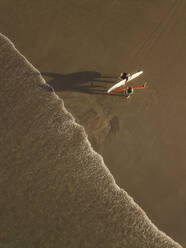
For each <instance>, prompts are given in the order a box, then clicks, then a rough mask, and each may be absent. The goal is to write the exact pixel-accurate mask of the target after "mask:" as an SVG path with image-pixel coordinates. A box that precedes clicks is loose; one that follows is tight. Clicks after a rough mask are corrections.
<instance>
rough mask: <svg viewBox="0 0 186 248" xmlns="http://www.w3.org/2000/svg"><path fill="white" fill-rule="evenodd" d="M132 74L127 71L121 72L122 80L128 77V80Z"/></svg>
mask: <svg viewBox="0 0 186 248" xmlns="http://www.w3.org/2000/svg"><path fill="white" fill-rule="evenodd" d="M130 76H131V74H130V73H126V72H121V73H120V77H119V78H121V79H122V80H124V79H126V82H127V81H128V78H129V77H130Z"/></svg>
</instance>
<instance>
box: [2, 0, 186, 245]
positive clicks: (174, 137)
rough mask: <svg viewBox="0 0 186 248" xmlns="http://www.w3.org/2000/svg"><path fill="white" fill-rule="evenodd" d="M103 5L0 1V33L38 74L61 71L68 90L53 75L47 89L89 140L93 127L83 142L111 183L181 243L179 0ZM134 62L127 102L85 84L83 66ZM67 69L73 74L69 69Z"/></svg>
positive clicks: (183, 57)
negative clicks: (135, 77)
mask: <svg viewBox="0 0 186 248" xmlns="http://www.w3.org/2000/svg"><path fill="white" fill-rule="evenodd" d="M104 2H105V3H107V4H105V3H104ZM104 2H102V3H100V1H95V0H94V1H78V2H77V1H74V0H73V1H62V2H61V1H52V2H51V1H48V2H46V1H38V2H37V3H25V2H23V1H22V2H19V3H17V4H16V6H15V5H14V4H12V1H7V0H6V1H1V3H0V28H1V33H3V34H5V35H6V36H7V37H9V38H10V39H11V40H12V41H13V42H14V43H15V45H16V47H17V48H18V49H19V51H20V52H21V53H22V54H24V56H25V57H26V58H28V59H29V61H30V62H31V63H32V64H33V65H34V66H35V67H37V68H38V69H39V70H40V71H41V72H43V73H44V72H45V73H46V72H47V73H52V74H51V75H52V76H53V79H54V78H55V77H54V76H55V73H57V74H60V75H66V78H67V79H69V84H70V87H69V88H68V87H62V86H61V87H60V85H59V82H60V80H57V85H56V84H55V82H54V81H53V83H54V85H53V87H54V89H55V88H56V87H57V88H56V92H57V94H58V95H59V96H61V97H62V98H63V99H64V100H65V106H66V107H67V109H68V110H69V111H70V112H71V113H72V114H73V115H74V116H75V117H76V118H77V121H78V122H80V123H81V124H82V125H84V126H85V129H86V131H87V133H88V135H89V136H90V137H92V138H91V139H92V140H93V138H94V136H96V135H97V136H101V134H102V136H103V137H101V138H100V139H98V138H97V140H96V141H95V140H94V141H93V142H95V147H96V146H97V147H96V149H97V150H98V151H99V152H100V153H101V154H102V155H103V157H104V161H105V164H106V165H107V166H108V168H109V169H110V170H111V172H112V173H113V175H114V177H115V179H116V182H117V183H118V185H119V186H120V187H122V188H124V189H125V190H126V191H127V192H128V193H129V194H130V195H131V196H132V197H134V199H135V201H136V202H137V203H139V205H140V206H141V207H142V208H143V209H144V210H145V212H146V213H147V215H148V216H149V217H150V219H151V220H152V221H153V222H154V223H155V224H156V225H157V226H158V227H159V228H160V229H161V230H163V231H165V232H166V233H167V234H168V235H170V236H171V237H172V238H174V239H175V240H176V241H178V242H180V243H181V244H182V245H183V246H184V244H186V235H185V230H186V215H185V208H186V196H185V195H186V194H185V191H186V180H185V179H186V168H185V166H184V165H185V157H184V150H185V149H184V148H185V147H186V139H185V126H186V119H185V114H184V113H185V109H186V108H185V107H186V103H185V89H186V87H185V76H184V72H185V70H184V69H185V64H186V52H185V51H186V49H185V46H186V45H185V44H186V31H185V22H186V16H185V8H186V3H185V2H184V1H182V0H180V1H179V0H177V1H163V3H162V1H155V2H153V3H150V1H144V0H143V1H125V2H124V1H119V0H118V1H104ZM137 69H142V70H144V72H145V73H144V76H143V77H141V78H139V80H136V81H135V82H133V85H138V84H140V83H143V82H145V81H147V82H148V88H147V89H145V90H143V91H138V92H136V94H135V96H134V97H133V98H132V99H131V101H130V102H129V103H126V102H125V100H124V99H123V98H122V97H117V96H116V97H115V96H107V95H105V94H104V91H105V90H106V89H107V88H108V87H109V86H110V85H111V83H109V82H108V83H107V82H98V81H96V82H94V87H95V85H96V86H101V87H96V90H95V88H92V87H93V86H91V81H93V79H94V76H93V79H92V77H91V75H92V74H91V73H90V72H98V73H100V74H101V75H102V78H101V79H102V81H104V80H107V79H105V78H104V77H103V75H107V76H111V77H113V79H112V78H109V80H110V81H112V80H113V81H114V80H116V79H117V75H118V74H119V73H120V72H121V71H127V72H130V71H135V70H137ZM87 71H88V73H87ZM75 72H82V75H83V76H82V75H74V74H73V75H71V76H70V74H72V73H75ZM93 75H94V73H93ZM81 77H84V78H83V79H82V78H81ZM78 80H79V84H80V86H81V87H78V89H77V87H74V84H75V82H76V81H78ZM48 81H50V80H48ZM62 82H63V85H64V82H65V81H62ZM51 85H52V82H51ZM84 85H87V86H86V87H85V86H84ZM80 91H81V92H80ZM87 91H88V92H87ZM96 93H97V94H96ZM93 111H95V115H92V114H91V113H92V112H93ZM94 116H97V118H98V120H99V125H98V127H96V128H95V124H96V123H97V122H96V121H95V119H94ZM113 120H114V121H113ZM110 121H111V122H110ZM111 123H112V125H111ZM110 126H112V129H111V130H114V134H112V132H111V134H109V130H110V129H109V127H110ZM100 130H101V131H100ZM104 130H106V131H105V133H104V135H103V132H104ZM105 136H107V138H105V139H104V137H105ZM96 142H98V143H99V142H100V143H99V146H98V144H97V143H96Z"/></svg>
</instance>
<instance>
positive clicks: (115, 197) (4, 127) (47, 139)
mask: <svg viewBox="0 0 186 248" xmlns="http://www.w3.org/2000/svg"><path fill="white" fill-rule="evenodd" d="M0 247H56V248H57V247H60V248H61V247H65V248H68V247H69V248H71V247H76V248H77V247H80V248H83V247H98V248H99V247H108V248H109V247H122V248H123V247H125V248H129V247H130V248H131V247H132V248H137V247H148V248H150V247H153V248H156V247H157V248H160V247H163V248H170V247H171V248H173V247H181V246H180V245H179V244H178V243H176V242H174V241H173V240H172V239H171V238H169V237H168V236H167V235H166V234H165V233H163V232H161V231H160V230H158V228H157V227H156V226H155V225H154V224H153V223H152V222H151V221H150V219H149V218H148V217H147V215H146V214H145V212H144V211H143V210H142V209H141V208H140V207H139V206H138V205H137V204H136V203H135V202H134V200H133V199H132V198H131V197H130V196H129V195H128V194H127V192H126V191H125V190H124V189H121V188H119V187H118V185H117V184H116V183H115V180H114V178H113V176H112V174H111V173H110V171H109V170H108V168H107V166H106V165H105V163H104V158H103V157H102V156H101V155H99V154H98V153H97V152H95V151H94V150H93V148H92V146H91V144H90V142H89V140H88V138H87V135H86V132H85V130H84V128H83V126H81V125H79V124H77V123H76V121H75V119H74V117H73V116H72V115H71V114H70V113H69V112H68V110H67V109H66V108H65V103H64V101H63V99H61V98H59V97H58V96H57V95H56V93H55V92H54V90H53V89H52V88H51V87H50V86H49V85H46V82H45V80H44V79H43V77H42V76H41V74H40V72H39V71H38V70H37V69H36V68H35V67H34V66H33V65H32V64H31V63H30V62H29V61H28V60H27V59H26V58H25V57H24V56H23V55H21V54H20V52H19V51H17V50H16V48H15V47H14V45H13V43H12V42H11V41H10V40H9V39H8V38H6V37H5V36H3V35H0Z"/></svg>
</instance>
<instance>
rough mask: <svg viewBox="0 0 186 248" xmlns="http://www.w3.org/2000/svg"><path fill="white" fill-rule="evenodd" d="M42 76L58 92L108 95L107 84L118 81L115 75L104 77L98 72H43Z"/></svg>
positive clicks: (105, 75)
mask: <svg viewBox="0 0 186 248" xmlns="http://www.w3.org/2000/svg"><path fill="white" fill-rule="evenodd" d="M41 75H42V76H43V77H47V78H49V79H46V82H47V83H48V84H49V85H51V86H52V87H53V88H54V90H55V91H56V92H62V91H73V92H81V93H88V94H103V95H107V92H106V91H107V89H108V86H107V85H106V84H107V83H114V82H115V81H116V76H115V75H107V74H104V75H102V74H101V73H99V72H96V71H81V72H74V73H70V74H59V73H53V72H42V73H41ZM107 79H108V80H107ZM110 79H112V80H110Z"/></svg>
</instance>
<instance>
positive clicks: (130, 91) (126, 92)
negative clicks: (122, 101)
mask: <svg viewBox="0 0 186 248" xmlns="http://www.w3.org/2000/svg"><path fill="white" fill-rule="evenodd" d="M146 85H147V84H146V83H145V84H143V85H142V86H140V87H127V88H126V89H124V96H125V97H126V98H127V99H129V97H130V96H131V95H133V94H134V90H136V89H144V88H145V87H146Z"/></svg>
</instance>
